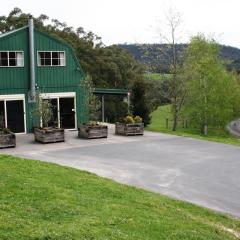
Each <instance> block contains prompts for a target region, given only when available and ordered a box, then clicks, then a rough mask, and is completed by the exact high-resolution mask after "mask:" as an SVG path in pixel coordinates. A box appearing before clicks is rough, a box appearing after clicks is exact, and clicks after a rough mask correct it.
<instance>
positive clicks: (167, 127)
mask: <svg viewBox="0 0 240 240" xmlns="http://www.w3.org/2000/svg"><path fill="white" fill-rule="evenodd" d="M166 128H167V129H168V118H166Z"/></svg>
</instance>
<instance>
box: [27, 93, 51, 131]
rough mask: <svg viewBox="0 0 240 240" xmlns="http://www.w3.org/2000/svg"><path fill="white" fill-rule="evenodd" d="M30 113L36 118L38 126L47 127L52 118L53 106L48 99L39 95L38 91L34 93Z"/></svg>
mask: <svg viewBox="0 0 240 240" xmlns="http://www.w3.org/2000/svg"><path fill="white" fill-rule="evenodd" d="M32 113H33V116H35V117H36V118H37V122H38V127H48V124H49V122H50V121H51V120H52V118H53V106H52V104H51V102H50V100H49V99H42V98H41V97H40V92H37V93H36V103H35V108H34V109H33V111H32ZM41 123H42V124H41Z"/></svg>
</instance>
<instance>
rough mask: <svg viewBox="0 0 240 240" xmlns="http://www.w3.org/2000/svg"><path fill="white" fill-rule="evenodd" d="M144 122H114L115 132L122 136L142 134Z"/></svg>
mask: <svg viewBox="0 0 240 240" xmlns="http://www.w3.org/2000/svg"><path fill="white" fill-rule="evenodd" d="M143 133H144V124H143V123H129V124H128V123H116V124H115V134H117V135H124V136H135V135H143Z"/></svg>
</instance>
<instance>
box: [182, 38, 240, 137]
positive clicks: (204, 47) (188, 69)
mask: <svg viewBox="0 0 240 240" xmlns="http://www.w3.org/2000/svg"><path fill="white" fill-rule="evenodd" d="M183 72H184V79H185V81H186V91H187V94H186V99H185V104H184V110H185V114H186V115H187V116H188V118H189V119H190V120H191V124H192V125H195V126H196V127H198V128H199V129H201V131H202V132H203V133H205V134H207V127H208V126H212V127H224V126H225V125H226V124H227V123H228V122H229V121H230V120H232V119H233V118H234V117H236V116H239V110H238V106H237V105H238V99H239V97H240V87H239V84H238V82H237V76H236V74H235V73H233V72H229V71H227V69H226V63H225V62H224V61H223V60H222V59H221V58H220V57H219V45H218V44H217V43H216V42H215V41H214V40H209V39H206V38H205V37H204V36H202V35H198V36H196V37H193V38H192V39H191V43H190V45H189V47H188V50H187V56H186V60H185V63H184V67H183Z"/></svg>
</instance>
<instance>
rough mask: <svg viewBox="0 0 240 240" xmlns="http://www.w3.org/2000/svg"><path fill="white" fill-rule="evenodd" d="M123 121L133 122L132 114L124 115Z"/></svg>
mask: <svg viewBox="0 0 240 240" xmlns="http://www.w3.org/2000/svg"><path fill="white" fill-rule="evenodd" d="M124 122H125V123H134V119H133V117H132V116H126V117H125V118H124Z"/></svg>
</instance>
